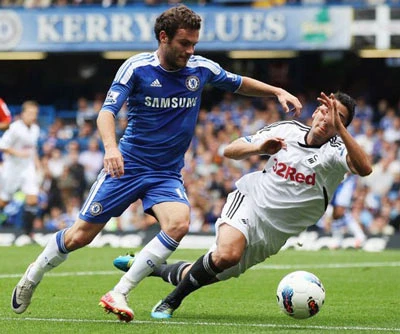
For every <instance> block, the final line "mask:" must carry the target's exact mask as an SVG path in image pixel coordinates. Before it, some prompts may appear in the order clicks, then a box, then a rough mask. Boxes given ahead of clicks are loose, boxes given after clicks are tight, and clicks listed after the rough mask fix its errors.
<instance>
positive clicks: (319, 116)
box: [312, 101, 348, 141]
mask: <svg viewBox="0 0 400 334" xmlns="http://www.w3.org/2000/svg"><path fill="white" fill-rule="evenodd" d="M336 102H337V109H338V112H339V117H340V119H341V121H342V123H343V124H346V120H347V117H348V111H347V109H346V107H345V106H344V105H343V104H341V103H340V102H339V101H336ZM327 110H328V108H327V107H326V106H325V105H320V106H319V107H318V108H317V109H316V110H315V112H314V114H313V122H312V128H313V130H312V131H313V136H314V137H318V138H320V139H321V140H322V141H327V140H328V139H329V138H331V137H333V136H334V135H336V128H335V125H334V123H333V118H332V112H328V111H327Z"/></svg>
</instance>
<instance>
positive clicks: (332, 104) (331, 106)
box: [318, 92, 344, 131]
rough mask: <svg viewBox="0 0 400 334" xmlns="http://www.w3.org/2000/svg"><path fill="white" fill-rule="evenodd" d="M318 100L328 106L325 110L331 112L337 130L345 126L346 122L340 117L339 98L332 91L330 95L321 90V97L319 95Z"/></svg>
mask: <svg viewBox="0 0 400 334" xmlns="http://www.w3.org/2000/svg"><path fill="white" fill-rule="evenodd" d="M318 101H319V102H320V103H321V104H323V105H324V106H326V108H327V109H326V110H325V112H326V113H328V114H329V116H330V117H331V119H332V123H333V125H334V127H335V129H336V130H337V131H339V129H340V128H342V127H344V124H343V122H342V120H341V118H340V115H339V111H338V109H337V100H336V98H335V95H334V94H333V93H331V94H330V95H329V96H328V95H326V94H325V93H324V92H321V95H320V97H318Z"/></svg>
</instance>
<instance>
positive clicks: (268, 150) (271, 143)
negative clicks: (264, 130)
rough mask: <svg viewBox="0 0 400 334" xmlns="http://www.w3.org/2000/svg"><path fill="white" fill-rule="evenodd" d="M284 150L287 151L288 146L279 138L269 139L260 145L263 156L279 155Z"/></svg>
mask: <svg viewBox="0 0 400 334" xmlns="http://www.w3.org/2000/svg"><path fill="white" fill-rule="evenodd" d="M282 149H284V150H286V149H287V144H286V142H285V139H283V138H279V137H274V138H268V139H267V140H266V141H265V142H263V143H262V144H261V145H260V151H261V152H262V153H261V154H268V155H272V154H275V153H278V152H279V151H280V150H282Z"/></svg>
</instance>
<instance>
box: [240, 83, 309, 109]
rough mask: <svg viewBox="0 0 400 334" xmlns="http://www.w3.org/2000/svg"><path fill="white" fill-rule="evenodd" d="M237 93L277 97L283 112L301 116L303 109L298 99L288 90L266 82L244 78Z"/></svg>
mask: <svg viewBox="0 0 400 334" xmlns="http://www.w3.org/2000/svg"><path fill="white" fill-rule="evenodd" d="M236 93H238V94H241V95H247V96H256V97H267V96H276V97H277V99H278V101H279V103H280V104H281V105H282V108H283V110H284V111H285V112H286V113H287V112H289V111H294V112H295V115H296V116H299V115H300V111H301V108H302V105H301V103H300V101H299V100H298V98H297V97H295V96H293V95H292V94H290V93H289V92H287V91H286V90H284V89H282V88H279V87H275V86H271V85H268V84H266V83H264V82H261V81H258V80H256V79H252V78H249V77H242V84H241V85H240V87H239V89H238V90H237V91H236ZM288 104H290V105H291V107H293V108H291V107H289V106H288Z"/></svg>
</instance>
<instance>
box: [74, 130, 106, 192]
mask: <svg viewBox="0 0 400 334" xmlns="http://www.w3.org/2000/svg"><path fill="white" fill-rule="evenodd" d="M103 159H104V153H103V152H102V151H101V150H100V145H99V141H98V140H97V139H96V138H92V139H90V140H89V144H88V148H87V149H86V150H83V151H82V152H81V153H80V154H79V163H80V164H81V165H83V167H84V170H85V180H86V184H88V185H91V184H92V183H93V182H94V181H96V179H97V175H98V173H99V171H100V170H101V169H102V168H103Z"/></svg>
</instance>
